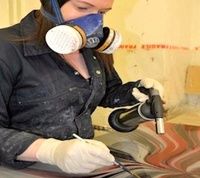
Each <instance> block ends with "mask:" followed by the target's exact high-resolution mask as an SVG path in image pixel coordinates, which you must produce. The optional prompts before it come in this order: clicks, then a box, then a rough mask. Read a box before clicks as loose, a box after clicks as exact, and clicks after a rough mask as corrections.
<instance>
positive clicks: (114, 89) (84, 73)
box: [0, 0, 162, 173]
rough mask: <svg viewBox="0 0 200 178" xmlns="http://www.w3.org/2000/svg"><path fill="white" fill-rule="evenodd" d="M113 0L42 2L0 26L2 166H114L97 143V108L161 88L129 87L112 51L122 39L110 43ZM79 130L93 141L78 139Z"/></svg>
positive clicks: (83, 169)
mask: <svg viewBox="0 0 200 178" xmlns="http://www.w3.org/2000/svg"><path fill="white" fill-rule="evenodd" d="M113 1H114V0H106V1H102V0H92V1H91V0H81V1H80V0H68V1H67V0H57V1H55V0H51V1H50V0H41V4H42V8H41V9H40V10H37V11H33V12H31V13H30V14H28V15H27V16H26V17H25V18H23V19H22V20H21V22H20V23H19V24H16V25H14V26H12V27H9V28H5V29H1V30H0V82H1V84H0V135H1V139H0V162H1V164H2V165H6V166H11V167H14V168H24V167H27V166H29V165H31V164H33V163H34V162H37V161H38V162H43V163H48V164H53V165H57V166H58V167H59V168H60V169H62V170H63V171H65V172H67V173H88V172H91V171H93V170H95V169H98V168H101V167H103V166H108V165H112V164H113V162H114V157H113V156H112V155H111V154H110V152H109V149H108V148H107V147H106V146H105V145H104V144H103V143H101V142H98V141H95V140H91V139H92V138H93V136H94V132H93V127H92V124H91V114H92V112H93V111H94V110H95V108H96V107H97V106H103V107H116V106H117V107H118V106H126V105H132V104H135V103H136V102H138V101H144V100H145V99H146V95H145V94H143V93H141V92H140V91H139V90H138V87H139V86H143V87H146V88H150V87H154V88H157V89H159V90H160V92H161V93H162V86H161V85H160V84H159V83H158V82H157V81H155V80H153V79H145V80H139V81H136V82H129V83H126V84H122V81H121V79H120V78H119V76H118V75H117V73H116V72H115V70H114V68H113V61H112V56H111V55H108V54H105V53H112V52H113V51H114V50H115V49H116V48H117V47H118V46H119V42H120V35H119V34H118V33H117V32H115V31H112V32H113V33H115V36H116V38H115V39H114V40H110V41H109V45H107V46H106V44H107V39H109V38H108V36H109V35H108V34H109V31H110V30H111V29H109V28H104V29H103V28H102V16H103V14H105V13H106V12H107V11H109V10H111V8H112V4H113ZM88 19H89V20H88ZM90 20H91V21H90ZM96 22H97V23H96ZM84 23H86V25H85V24H84ZM77 26H78V27H81V28H80V29H79V28H78V30H79V31H78V34H79V35H78V36H77ZM57 27H58V28H57ZM60 27H61V28H60ZM63 29H64V30H63ZM74 29H75V31H74ZM84 33H85V34H84ZM52 34H53V35H52ZM62 34H64V35H63V36H62ZM80 34H81V35H82V36H81V38H80ZM105 38H106V40H105ZM63 39H64V41H63ZM84 40H85V41H84ZM105 41H106V44H105ZM79 43H80V44H79ZM77 44H79V45H77ZM77 46H78V47H77ZM105 46H106V47H105ZM108 49H109V50H108ZM73 133H76V134H78V135H79V136H81V137H83V138H85V139H87V142H89V143H91V144H85V143H84V142H81V141H79V140H77V139H74V138H73Z"/></svg>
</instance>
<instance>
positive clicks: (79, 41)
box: [40, 0, 122, 54]
mask: <svg viewBox="0 0 200 178" xmlns="http://www.w3.org/2000/svg"><path fill="white" fill-rule="evenodd" d="M50 3H51V6H52V10H53V12H54V15H55V16H54V15H52V14H50V13H49V12H47V11H46V10H45V9H43V8H41V9H40V11H41V13H42V15H43V16H45V17H46V18H47V19H48V20H50V21H52V22H53V23H54V24H56V26H55V27H53V28H51V29H50V30H49V31H48V32H47V33H46V37H45V40H46V43H47V45H48V46H49V47H50V48H51V49H52V50H53V51H55V52H56V53H59V54H69V53H72V52H74V51H77V50H79V49H81V48H84V47H86V48H92V49H95V50H96V51H98V52H100V53H106V54H111V53H113V52H114V51H115V50H116V49H117V48H118V47H119V46H120V44H121V40H122V39H121V35H120V34H119V33H118V32H116V31H115V30H113V29H110V28H108V27H103V15H102V14H100V13H96V14H89V15H86V16H82V17H79V18H76V19H72V20H69V21H64V19H63V17H62V14H61V12H60V7H59V5H58V2H57V0H51V1H50Z"/></svg>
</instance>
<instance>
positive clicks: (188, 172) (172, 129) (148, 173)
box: [0, 122, 200, 178]
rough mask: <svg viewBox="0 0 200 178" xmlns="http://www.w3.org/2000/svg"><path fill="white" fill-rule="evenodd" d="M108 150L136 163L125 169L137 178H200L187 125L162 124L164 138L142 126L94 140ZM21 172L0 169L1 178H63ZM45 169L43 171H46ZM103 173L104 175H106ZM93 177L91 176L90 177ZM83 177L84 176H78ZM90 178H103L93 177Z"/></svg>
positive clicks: (117, 173)
mask: <svg viewBox="0 0 200 178" xmlns="http://www.w3.org/2000/svg"><path fill="white" fill-rule="evenodd" d="M97 139H98V140H101V141H103V142H104V143H106V144H107V145H108V146H110V147H113V148H116V149H119V150H123V151H125V152H127V153H129V154H130V155H132V157H134V159H135V162H134V163H131V164H128V163H127V167H128V168H129V169H130V170H131V171H132V173H134V174H135V175H134V177H136V178H138V177H140V178H151V177H152V178H199V177H200V128H199V127H192V126H186V125H177V124H170V123H166V124H165V134H164V135H157V134H156V132H155V126H154V122H149V123H145V124H142V125H140V126H139V128H138V129H137V130H135V131H134V132H130V133H119V132H109V133H107V134H105V135H102V136H99V137H97ZM36 167H37V166H36ZM37 169H39V170H35V167H32V168H28V169H24V170H18V171H16V170H11V169H8V168H4V167H0V173H1V174H0V178H27V177H29V178H39V177H40V178H64V177H70V176H67V175H65V174H63V173H57V169H56V168H53V167H49V168H48V169H49V171H47V170H45V171H44V170H43V167H42V166H39V167H37ZM45 169H46V168H45ZM111 169H112V170H113V173H110V172H112V171H107V174H106V175H107V177H115V178H123V177H127V178H130V177H131V176H130V175H128V174H127V173H126V172H123V171H122V170H120V169H119V168H118V169H113V168H111ZM105 172H106V171H105ZM91 176H92V175H91ZM81 177H83V176H81ZM92 177H96V178H97V177H105V176H102V175H95V174H93V176H92Z"/></svg>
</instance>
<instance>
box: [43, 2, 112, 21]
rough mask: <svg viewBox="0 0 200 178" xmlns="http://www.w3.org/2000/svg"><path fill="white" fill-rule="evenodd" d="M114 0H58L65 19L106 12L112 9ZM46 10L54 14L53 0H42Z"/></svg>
mask: <svg viewBox="0 0 200 178" xmlns="http://www.w3.org/2000/svg"><path fill="white" fill-rule="evenodd" d="M113 1H114V0H106V1H105V0H57V2H58V5H59V7H60V10H61V14H62V16H63V19H64V20H65V21H67V20H71V19H74V18H78V17H81V16H85V15H88V14H92V13H102V14H105V13H106V12H108V11H109V10H111V9H112V4H113ZM40 2H41V5H42V7H43V9H44V10H46V11H47V12H49V13H51V14H53V9H52V4H51V0H40Z"/></svg>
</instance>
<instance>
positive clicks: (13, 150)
mask: <svg viewBox="0 0 200 178" xmlns="http://www.w3.org/2000/svg"><path fill="white" fill-rule="evenodd" d="M13 85H14V78H13V75H12V72H11V70H9V66H8V65H7V64H6V63H5V62H4V61H3V60H1V59H0V137H1V139H0V164H1V165H5V166H9V167H14V168H24V167H27V166H29V165H31V164H33V162H26V161H18V160H16V156H17V155H20V154H21V153H23V152H24V151H25V150H26V149H27V148H28V146H29V145H30V144H31V143H33V142H34V141H35V140H36V139H38V138H39V137H38V136H36V135H33V134H31V133H26V132H23V131H19V130H16V129H13V128H12V126H11V119H10V118H9V112H8V110H9V109H8V104H9V98H10V96H11V93H12V90H13Z"/></svg>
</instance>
